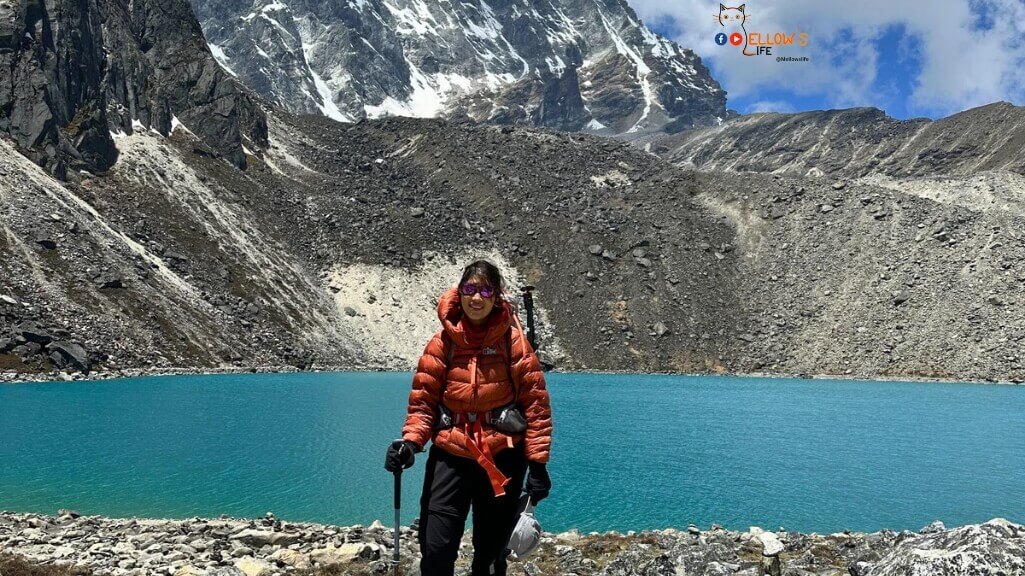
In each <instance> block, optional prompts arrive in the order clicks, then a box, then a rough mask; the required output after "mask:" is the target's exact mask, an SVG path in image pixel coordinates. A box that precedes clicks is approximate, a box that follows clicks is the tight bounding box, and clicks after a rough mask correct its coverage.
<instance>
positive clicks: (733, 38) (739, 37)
mask: <svg viewBox="0 0 1025 576" xmlns="http://www.w3.org/2000/svg"><path fill="white" fill-rule="evenodd" d="M743 43H744V35H743V34H741V33H740V32H734V33H733V34H730V44H733V45H734V46H740V45H741V44H743Z"/></svg>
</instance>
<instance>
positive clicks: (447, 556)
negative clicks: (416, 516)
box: [418, 443, 527, 576]
mask: <svg viewBox="0 0 1025 576" xmlns="http://www.w3.org/2000/svg"><path fill="white" fill-rule="evenodd" d="M495 465H496V466H498V469H499V470H501V471H502V474H504V475H505V476H506V477H507V478H509V483H508V484H506V486H505V495H504V496H501V497H497V498H496V497H495V492H494V490H493V489H492V488H491V482H490V481H489V480H488V475H487V473H486V472H484V469H483V468H481V467H480V464H477V462H476V461H475V460H471V459H469V458H462V457H460V456H455V455H453V454H449V453H448V452H446V451H444V450H442V449H441V448H438V447H437V446H434V445H432V446H431V450H430V453H429V455H428V457H427V470H426V471H425V473H424V491H423V495H422V496H421V497H420V528H419V533H418V537H419V539H420V554H421V556H422V558H421V559H420V575H421V576H452V574H453V572H454V570H455V562H456V556H457V555H458V553H459V543H460V541H461V540H462V538H463V530H464V529H465V527H466V516H467V514H468V513H469V512H470V508H471V507H472V508H473V567H472V571H471V574H472V576H490V575H495V576H505V569H506V563H505V556H506V554H505V547H506V544H508V543H509V536H510V535H511V534H512V531H513V528H514V527H515V526H516V520H517V517H518V514H517V505H518V504H519V499H520V493H521V492H522V491H523V479H524V476H526V473H527V456H526V452H525V451H524V449H523V444H522V443H520V444H517V445H516V446H515V447H513V448H507V449H505V450H502V451H501V452H499V453H498V454H496V455H495Z"/></svg>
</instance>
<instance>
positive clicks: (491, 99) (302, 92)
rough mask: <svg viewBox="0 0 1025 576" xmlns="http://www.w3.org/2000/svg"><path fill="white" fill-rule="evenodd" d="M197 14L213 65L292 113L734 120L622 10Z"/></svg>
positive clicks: (529, 120) (599, 6)
mask: <svg viewBox="0 0 1025 576" xmlns="http://www.w3.org/2000/svg"><path fill="white" fill-rule="evenodd" d="M193 6H194V8H195V10H196V13H197V16H198V17H199V20H200V22H202V24H203V29H204V31H205V32H206V35H207V38H208V39H209V41H210V43H211V45H212V46H213V47H214V50H215V52H217V53H219V54H223V56H222V57H221V58H220V60H221V63H222V64H223V65H224V66H225V67H226V68H227V69H229V70H231V71H232V73H234V74H236V75H237V76H238V78H239V79H241V80H242V81H243V82H244V83H245V84H246V85H247V86H249V87H250V88H252V89H253V90H254V91H256V92H257V93H258V94H260V95H261V96H262V97H264V98H266V99H267V100H269V101H272V102H274V103H276V104H278V105H280V106H282V107H285V108H287V109H288V110H291V111H293V112H313V113H323V114H326V115H328V116H331V117H333V118H335V119H338V120H358V119H360V118H364V117H379V116H385V115H402V116H420V117H436V116H440V117H448V118H458V117H463V116H464V115H466V116H469V117H470V118H472V119H474V120H477V121H486V122H493V123H518V124H529V125H534V126H546V127H551V128H558V129H566V130H591V131H600V132H601V133H604V134H624V133H625V134H631V135H636V134H640V133H648V132H652V131H659V130H662V129H663V128H664V127H665V126H667V125H671V129H672V130H681V129H684V128H690V127H693V126H707V125H714V124H716V123H717V122H719V121H720V119H725V118H727V117H728V116H729V114H728V113H727V111H726V94H725V92H724V91H723V90H722V89H721V88H720V87H719V85H718V83H717V82H715V80H713V79H712V78H711V76H710V75H709V73H708V70H707V69H706V68H705V67H704V66H703V65H702V64H701V61H700V59H699V58H698V57H697V56H696V55H695V54H694V53H693V52H691V51H690V50H686V49H683V48H680V47H679V46H677V45H676V44H674V43H672V42H670V41H668V40H666V39H664V38H662V37H660V36H656V35H655V34H652V33H651V32H650V31H649V30H647V28H645V27H644V25H643V24H642V23H641V22H640V21H639V20H638V18H637V15H636V14H635V13H634V12H633V10H632V9H630V7H629V6H628V5H627V4H626V2H624V1H622V0H613V1H610V2H601V3H598V2H592V1H590V0H564V1H562V2H559V3H536V4H530V5H523V4H520V3H516V2H488V3H485V2H482V1H479V0H474V1H469V2H459V3H434V2H424V1H423V0H398V1H390V2H383V1H382V0H362V1H360V2H345V3H324V2H312V1H307V0H287V1H282V0H260V1H258V2H256V3H252V2H243V1H240V0H214V1H210V2H206V1H203V2H201V1H199V0H195V1H194V2H193Z"/></svg>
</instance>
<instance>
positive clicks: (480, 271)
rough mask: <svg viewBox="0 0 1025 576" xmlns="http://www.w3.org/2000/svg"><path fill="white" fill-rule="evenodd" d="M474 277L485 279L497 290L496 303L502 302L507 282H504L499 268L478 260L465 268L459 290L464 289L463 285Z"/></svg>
mask: <svg viewBox="0 0 1025 576" xmlns="http://www.w3.org/2000/svg"><path fill="white" fill-rule="evenodd" d="M474 276H480V277H481V278H484V279H485V280H487V281H488V283H489V284H491V286H493V287H494V288H495V303H498V302H501V301H502V295H503V294H504V288H505V281H504V280H502V273H501V272H499V271H498V267H497V266H495V265H494V264H492V263H491V262H488V261H487V260H477V261H476V262H472V263H470V265H469V266H467V267H466V268H463V277H462V278H460V279H459V288H462V287H463V284H465V283H466V281H467V280H469V279H470V278H472V277H474Z"/></svg>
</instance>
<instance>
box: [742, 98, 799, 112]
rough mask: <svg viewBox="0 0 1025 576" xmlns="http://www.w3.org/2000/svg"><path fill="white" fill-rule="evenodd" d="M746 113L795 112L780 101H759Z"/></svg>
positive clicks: (787, 103)
mask: <svg viewBox="0 0 1025 576" xmlns="http://www.w3.org/2000/svg"><path fill="white" fill-rule="evenodd" d="M750 108H751V109H750V110H748V112H752V113H754V112H796V109H795V108H794V107H793V106H792V105H791V104H790V103H789V102H784V101H782V100H759V101H758V102H755V103H754V104H752V105H751V107H750Z"/></svg>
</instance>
